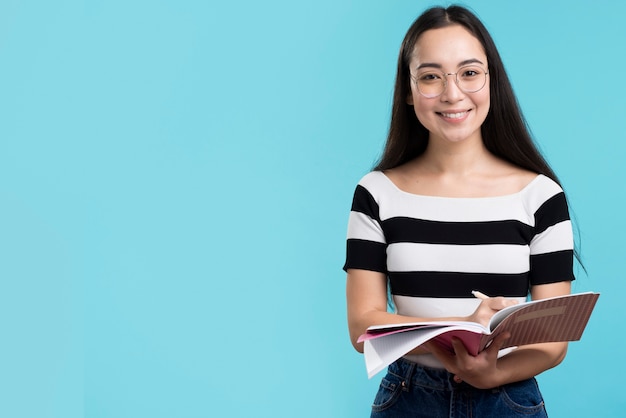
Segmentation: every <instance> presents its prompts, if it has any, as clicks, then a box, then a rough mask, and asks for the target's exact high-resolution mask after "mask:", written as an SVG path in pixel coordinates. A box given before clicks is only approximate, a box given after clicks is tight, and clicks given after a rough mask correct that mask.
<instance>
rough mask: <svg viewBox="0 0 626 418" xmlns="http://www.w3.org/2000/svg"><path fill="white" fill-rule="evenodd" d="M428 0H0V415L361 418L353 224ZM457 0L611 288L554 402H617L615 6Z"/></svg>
mask: <svg viewBox="0 0 626 418" xmlns="http://www.w3.org/2000/svg"><path fill="white" fill-rule="evenodd" d="M432 4H435V3H433V2H426V1H423V2H419V1H390V2H387V1H356V0H354V1H350V0H316V1H302V2H294V1H288V0H284V1H281V0H267V1H263V2H256V1H252V0H245V1H232V2H223V1H222V2H217V1H212V2H211V1H209V2H206V1H200V0H197V1H194V0H178V1H174V0H150V1H148V0H144V1H142V0H124V1H122V0H109V1H98V0H91V1H87V0H84V1H79V0H57V1H55V2H47V1H27V0H23V1H18V0H3V2H2V3H1V4H0V120H1V122H0V213H1V214H2V216H1V217H0V326H1V330H2V339H1V341H2V343H1V345H0V347H1V348H0V355H1V356H0V416H3V417H37V418H42V417H51V418H52V417H54V418H57V417H58V418H74V417H89V418H104V417H107V418H108V417H115V418H125V417H129V418H130V417H132V418H137V417H151V418H160V417H185V418H187V417H189V418H191V417H218V416H225V417H226V416H228V417H252V416H262V417H265V416H273V417H295V416H297V417H319V416H324V417H363V416H367V414H368V411H369V405H370V403H371V401H372V398H373V395H374V392H375V390H376V387H377V384H378V379H379V377H380V376H377V377H376V378H375V379H372V380H368V379H367V376H366V373H365V367H364V363H363V359H362V357H361V356H360V355H359V354H357V353H356V352H355V351H353V349H352V348H351V346H350V343H349V340H348V335H347V329H346V320H345V296H344V282H345V277H344V273H343V272H342V271H341V266H342V263H343V256H344V245H345V244H344V239H345V233H346V221H347V217H348V211H349V208H350V203H351V198H352V192H353V190H354V186H355V185H356V182H357V181H358V180H359V178H360V177H361V176H362V175H363V174H365V173H366V172H367V171H369V169H370V168H371V166H372V164H373V163H374V161H375V160H376V158H377V157H378V155H379V152H380V150H381V148H382V145H383V143H384V139H385V134H386V130H387V125H388V119H389V112H390V103H391V93H392V88H393V81H394V80H393V78H394V71H395V62H396V56H397V51H398V48H399V44H400V42H401V40H402V37H403V35H404V33H405V31H406V29H407V28H408V27H409V25H410V24H411V22H412V21H413V20H414V19H415V18H416V17H417V15H418V14H419V13H421V11H423V10H424V9H425V8H426V7H427V6H428V5H432ZM465 4H467V5H469V6H471V7H472V8H473V9H474V10H475V11H476V13H477V14H478V15H479V16H480V17H481V18H482V19H483V21H484V22H485V23H486V25H487V27H488V29H489V30H490V31H491V33H492V35H493V37H494V38H495V40H496V43H497V45H498V46H499V48H500V51H501V54H502V56H503V59H504V61H505V64H506V66H507V68H508V71H509V73H510V76H511V79H512V81H513V83H514V87H515V89H516V92H517V94H518V97H519V100H520V103H521V105H522V108H523V110H524V112H525V114H526V116H527V119H528V121H529V123H530V125H531V127H532V129H533V132H534V134H535V136H536V138H537V141H538V143H539V144H540V146H541V148H542V149H543V150H544V152H545V153H546V155H547V157H548V159H549V161H550V162H551V164H552V165H553V166H554V168H555V170H556V171H557V172H558V173H559V175H560V177H561V180H562V182H563V185H564V187H565V188H566V190H567V192H568V193H569V197H570V200H571V204H572V210H573V213H574V215H575V216H576V220H577V225H579V227H580V236H581V239H582V241H581V242H582V253H583V256H584V261H585V264H586V267H587V270H588V275H585V274H584V273H583V272H582V271H578V273H579V274H578V277H579V279H578V280H577V281H576V282H575V286H574V291H587V290H594V291H599V292H602V296H601V298H600V301H599V305H598V306H597V309H596V311H595V312H594V315H593V317H592V319H591V322H590V324H589V327H588V329H587V330H586V331H585V335H584V337H583V340H582V341H580V342H576V343H573V344H571V345H570V351H569V354H568V357H567V359H566V360H565V362H564V363H563V364H562V365H561V366H559V367H558V368H556V369H554V370H551V371H548V372H546V373H544V374H542V375H541V376H540V377H539V379H540V383H541V384H542V387H543V391H544V395H545V397H546V398H547V401H548V407H549V412H550V413H551V416H552V417H557V418H558V417H588V416H602V417H617V416H623V411H624V408H626V399H625V398H624V397H623V390H621V389H620V386H621V385H623V376H624V375H626V368H625V366H624V362H623V361H622V356H621V353H622V351H623V347H624V343H625V342H626V336H625V334H624V333H623V332H621V331H618V330H623V324H622V320H623V318H624V314H625V313H626V309H625V307H624V306H625V304H624V303H623V299H624V297H623V295H624V293H625V291H626V286H625V284H624V283H625V281H624V278H623V274H622V271H623V267H622V265H623V260H624V250H625V249H626V248H625V244H624V239H623V236H624V231H625V230H626V225H625V222H626V221H625V219H626V218H625V217H624V216H623V213H622V212H623V204H624V190H623V187H624V186H623V179H624V174H623V172H622V167H623V161H624V156H625V154H626V146H625V144H624V139H625V138H624V114H623V113H624V110H625V109H624V94H625V90H626V89H625V87H624V77H623V76H622V75H621V74H622V73H623V71H624V67H625V65H624V64H625V63H626V62H625V60H624V54H623V43H624V41H625V40H626V25H624V24H623V21H622V20H623V16H624V15H625V14H626V3H618V2H614V1H608V0H596V1H593V2H592V1H585V2H583V1H578V2H576V1H552V2H545V1H543V0H541V1H540V0H531V1H525V2H503V1H486V0H485V1H471V2H467V3H465Z"/></svg>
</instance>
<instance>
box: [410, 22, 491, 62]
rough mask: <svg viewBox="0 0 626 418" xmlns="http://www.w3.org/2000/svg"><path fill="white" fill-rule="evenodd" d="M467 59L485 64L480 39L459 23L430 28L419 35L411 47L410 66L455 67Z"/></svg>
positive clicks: (485, 59)
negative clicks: (428, 64)
mask: <svg viewBox="0 0 626 418" xmlns="http://www.w3.org/2000/svg"><path fill="white" fill-rule="evenodd" d="M469 59H478V60H480V61H482V62H483V63H484V64H485V65H487V56H486V54H485V50H484V49H483V46H482V45H481V43H480V41H479V40H478V39H477V38H476V37H474V35H472V34H471V33H470V32H469V31H468V30H467V29H465V28H464V27H462V26H460V25H453V26H446V27H444V28H439V29H430V30H427V31H426V32H424V33H423V34H421V35H420V37H419V38H418V39H417V42H416V43H415V47H414V48H413V55H412V58H411V67H415V66H417V65H420V64H423V63H434V64H439V65H441V66H443V67H457V66H458V65H459V63H461V62H463V61H467V60H469Z"/></svg>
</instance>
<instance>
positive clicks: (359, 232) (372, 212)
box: [343, 184, 387, 273]
mask: <svg viewBox="0 0 626 418" xmlns="http://www.w3.org/2000/svg"><path fill="white" fill-rule="evenodd" d="M343 269H344V270H346V271H347V270H348V269H362V270H371V271H377V272H381V273H387V244H386V240H385V235H384V232H383V230H382V227H381V223H380V216H379V207H378V203H377V202H376V200H375V199H374V197H373V196H372V194H371V193H370V192H369V191H368V190H367V189H366V188H365V187H363V186H362V185H360V184H359V185H358V186H357V187H356V190H355V192H354V198H353V200H352V208H351V211H350V217H349V219H348V237H347V241H346V262H345V264H344V267H343Z"/></svg>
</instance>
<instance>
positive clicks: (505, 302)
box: [485, 296, 519, 311]
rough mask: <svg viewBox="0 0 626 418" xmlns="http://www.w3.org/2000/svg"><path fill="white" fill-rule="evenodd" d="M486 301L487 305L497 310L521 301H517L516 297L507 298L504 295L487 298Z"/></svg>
mask: <svg viewBox="0 0 626 418" xmlns="http://www.w3.org/2000/svg"><path fill="white" fill-rule="evenodd" d="M485 303H487V306H489V308H491V309H493V310H495V311H499V310H501V309H504V308H507V307H509V306H513V305H517V304H518V303H519V302H518V301H516V300H515V299H507V298H504V297H502V296H498V297H495V298H489V299H487V300H486V301H485Z"/></svg>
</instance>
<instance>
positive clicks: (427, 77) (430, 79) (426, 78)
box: [417, 73, 441, 84]
mask: <svg viewBox="0 0 626 418" xmlns="http://www.w3.org/2000/svg"><path fill="white" fill-rule="evenodd" d="M440 80H441V74H437V73H422V74H418V75H417V81H418V82H419V83H424V84H429V83H438V82H439V81H440Z"/></svg>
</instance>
